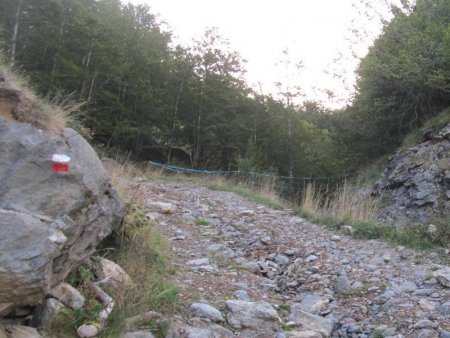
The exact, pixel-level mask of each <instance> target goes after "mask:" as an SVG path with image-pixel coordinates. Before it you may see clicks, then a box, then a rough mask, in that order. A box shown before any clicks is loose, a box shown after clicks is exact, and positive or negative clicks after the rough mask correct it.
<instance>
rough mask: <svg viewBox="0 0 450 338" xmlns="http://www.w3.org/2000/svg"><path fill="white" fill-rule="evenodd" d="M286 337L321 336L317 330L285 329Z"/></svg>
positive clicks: (320, 337) (316, 337)
mask: <svg viewBox="0 0 450 338" xmlns="http://www.w3.org/2000/svg"><path fill="white" fill-rule="evenodd" d="M286 337H287V338H322V335H321V334H320V333H319V332H315V331H287V333H286Z"/></svg>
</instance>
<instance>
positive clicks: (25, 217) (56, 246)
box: [0, 74, 123, 308]
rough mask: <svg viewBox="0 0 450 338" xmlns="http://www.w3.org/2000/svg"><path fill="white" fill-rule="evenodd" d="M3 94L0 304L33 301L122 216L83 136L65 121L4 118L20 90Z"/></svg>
mask: <svg viewBox="0 0 450 338" xmlns="http://www.w3.org/2000/svg"><path fill="white" fill-rule="evenodd" d="M0 75H1V74H0ZM0 87H1V83H0ZM0 89H2V88H0ZM5 93H6V94H5ZM7 94H8V92H7V91H6V90H5V88H3V89H2V90H0V103H2V101H3V103H5V102H6V104H3V105H1V104H0V145H1V146H0V147H1V151H0V285H1V287H0V308H2V307H3V308H9V307H14V306H18V305H31V304H35V303H37V302H39V301H41V300H42V299H43V298H44V297H45V296H46V295H47V294H48V293H49V291H50V290H51V289H52V288H53V287H54V286H56V285H58V284H59V283H60V282H61V281H62V280H63V279H64V278H65V277H66V276H67V275H68V274H69V272H70V271H71V270H72V269H73V268H74V267H76V266H77V265H79V264H80V262H82V261H83V260H85V259H86V258H87V257H89V256H90V255H92V253H93V252H94V251H95V247H96V246H97V244H98V243H99V242H100V241H101V240H102V239H104V238H105V237H106V236H108V235H109V234H110V233H111V232H112V230H113V229H114V227H117V226H118V224H119V223H120V220H121V218H122V216H123V204H122V202H121V200H120V198H119V197H118V194H117V192H116V191H115V190H114V188H113V187H112V186H111V184H110V180H109V177H108V175H107V173H106V172H105V170H104V168H103V167H102V164H101V162H100V160H99V158H98V157H97V155H96V153H95V151H94V150H93V149H92V147H91V146H90V145H89V144H88V143H87V142H86V140H85V139H83V137H81V136H80V135H79V134H78V133H77V132H76V131H74V130H72V129H70V128H65V129H62V130H59V131H48V130H47V131H46V130H44V129H41V128H37V127H36V126H35V125H36V124H35V125H32V124H31V123H28V122H19V121H17V120H14V119H12V118H11V116H13V115H11V112H14V109H15V107H14V104H18V103H19V102H20V101H21V100H20V95H21V94H20V92H18V91H17V90H15V91H10V93H9V95H7ZM5 107H6V108H5ZM2 108H3V111H2ZM28 108H29V109H30V113H32V111H31V110H32V109H33V105H32V104H30V105H28ZM8 110H10V111H8ZM55 153H57V154H65V155H67V156H69V157H70V158H71V161H70V168H69V171H68V172H54V171H52V170H51V159H52V155H53V154H55Z"/></svg>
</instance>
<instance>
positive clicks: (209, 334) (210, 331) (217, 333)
mask: <svg viewBox="0 0 450 338" xmlns="http://www.w3.org/2000/svg"><path fill="white" fill-rule="evenodd" d="M185 337H186V338H227V337H230V338H231V337H235V335H234V333H233V332H231V331H230V330H228V329H226V328H224V327H222V326H219V325H214V326H210V327H208V328H196V327H188V328H187V329H186V336H185Z"/></svg>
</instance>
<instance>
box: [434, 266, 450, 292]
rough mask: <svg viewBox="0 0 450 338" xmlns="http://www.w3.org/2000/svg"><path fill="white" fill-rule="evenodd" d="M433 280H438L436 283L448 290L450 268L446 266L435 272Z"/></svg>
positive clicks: (449, 286)
mask: <svg viewBox="0 0 450 338" xmlns="http://www.w3.org/2000/svg"><path fill="white" fill-rule="evenodd" d="M433 276H434V278H436V279H437V280H438V282H439V283H440V284H441V285H443V286H445V287H447V288H450V267H449V266H446V267H443V268H442V269H439V270H436V271H434V272H433Z"/></svg>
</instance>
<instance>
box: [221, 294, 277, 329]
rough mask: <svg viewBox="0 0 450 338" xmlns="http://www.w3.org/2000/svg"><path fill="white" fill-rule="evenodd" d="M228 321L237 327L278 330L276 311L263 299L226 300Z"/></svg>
mask: <svg viewBox="0 0 450 338" xmlns="http://www.w3.org/2000/svg"><path fill="white" fill-rule="evenodd" d="M225 305H226V307H227V310H228V311H229V312H228V315H227V320H228V323H229V324H230V325H231V326H233V327H234V328H237V329H242V328H248V329H257V330H259V329H262V330H266V329H268V330H273V331H276V330H278V327H279V317H278V314H277V311H275V309H274V308H273V307H272V305H270V304H269V303H266V302H264V301H260V302H247V301H243V300H228V301H226V302H225Z"/></svg>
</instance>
